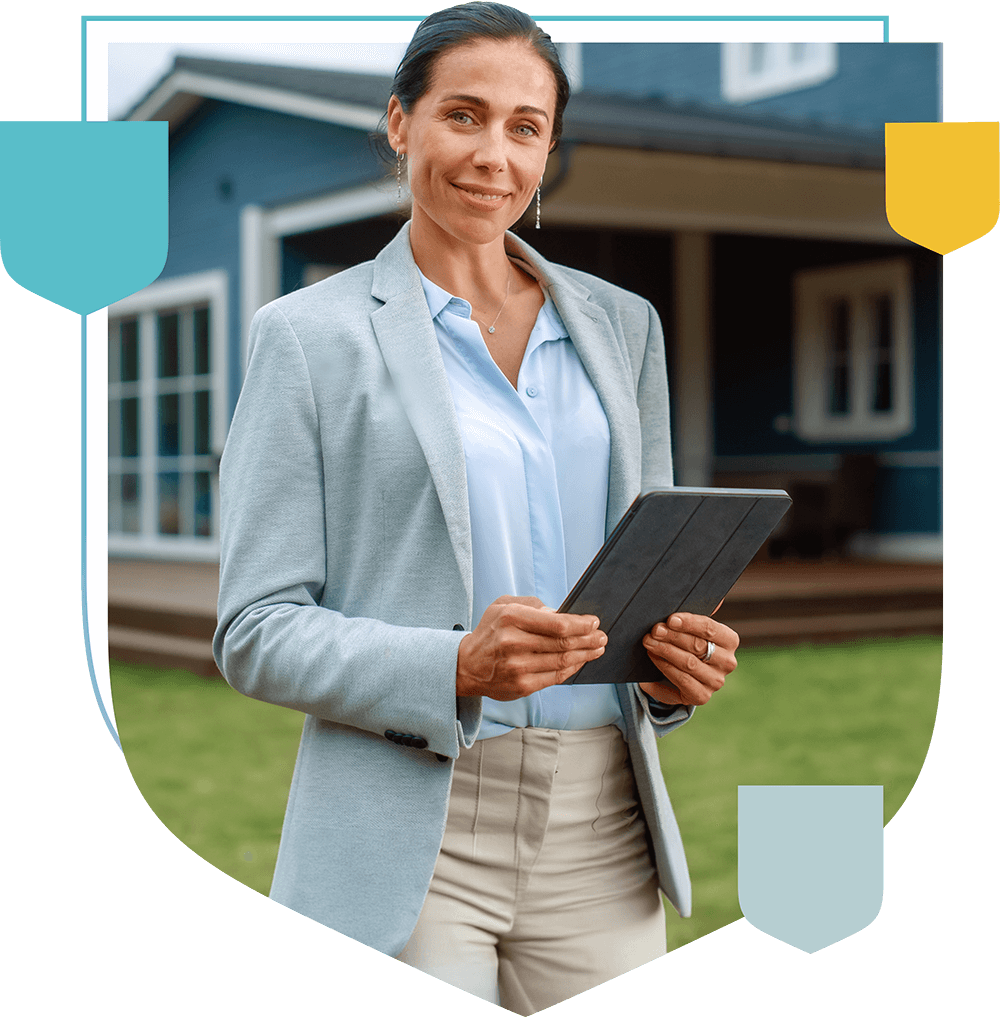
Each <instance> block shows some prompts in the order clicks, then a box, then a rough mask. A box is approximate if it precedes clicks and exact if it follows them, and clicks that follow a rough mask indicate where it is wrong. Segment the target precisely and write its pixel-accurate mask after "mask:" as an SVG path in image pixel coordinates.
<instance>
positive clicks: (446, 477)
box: [215, 3, 738, 1014]
mask: <svg viewBox="0 0 1000 1017" xmlns="http://www.w3.org/2000/svg"><path fill="white" fill-rule="evenodd" d="M568 93H569V88H568V85H567V82H566V78H565V75H564V74H563V71H562V69H561V67H560V66H559V61H558V56H557V53H556V50H555V48H554V47H553V45H552V43H551V40H550V39H549V37H548V36H547V35H545V34H544V33H541V32H540V31H539V30H538V29H537V27H536V26H535V25H534V23H533V22H532V21H531V20H530V19H528V18H527V17H526V16H524V15H522V14H520V13H519V12H517V11H514V10H512V9H511V8H507V7H502V6H500V5H498V4H491V3H484V4H479V3H475V4H465V5H462V6H460V7H456V8H452V9H450V10H447V11H442V12H439V13H438V14H436V15H432V16H431V17H429V18H427V19H426V20H425V21H424V22H422V23H421V25H420V26H419V27H418V29H417V31H416V34H415V35H414V38H413V41H412V42H411V44H410V46H409V48H408V50H407V53H406V55H405V56H404V58H403V61H402V63H401V64H400V67H399V70H398V71H397V74H396V78H395V81H394V84H393V95H392V98H391V100H390V102H389V108H388V118H387V137H388V141H389V144H390V145H391V147H392V149H393V151H394V152H395V153H396V159H397V173H398V174H399V178H400V180H401V181H402V177H403V175H404V173H405V176H406V178H407V180H408V183H409V188H410V191H411V194H412V199H413V213H412V219H411V221H410V222H409V223H408V224H407V226H405V227H404V228H403V230H402V231H401V232H400V233H399V235H398V236H397V237H396V238H395V239H394V240H393V241H392V242H391V243H390V244H389V245H388V246H387V247H386V248H385V249H384V250H383V251H382V253H381V254H380V255H379V256H378V257H377V258H376V259H375V261H374V262H370V263H367V264H364V265H359V266H357V267H355V268H353V269H350V270H348V271H345V272H343V273H340V274H338V275H336V276H333V277H331V278H330V279H328V280H325V281H324V282H321V283H319V284H317V285H315V286H311V287H308V288H306V289H304V290H301V291H299V292H296V293H293V294H290V295H289V296H286V297H282V298H281V299H279V300H277V301H275V302H274V303H272V304H269V305H268V306H267V307H264V308H263V309H261V311H260V312H258V314H257V315H256V316H255V318H254V322H253V325H252V327H251V355H250V359H249V364H248V368H247V375H246V379H245V382H244V386H243V390H242V392H241V395H240V400H239V405H238V406H237V409H236V413H235V416H234V419H233V423H232V428H231V431H230V436H229V441H228V443H227V446H226V451H225V455H224V456H223V461H222V471H221V481H222V492H223V540H222V545H223V546H222V572H221V589H220V596H219V627H218V631H217V633H216V641H215V651H216V659H217V660H218V662H219V666H220V668H221V670H222V672H223V674H225V676H226V678H227V680H228V681H229V682H230V683H231V684H232V685H233V686H234V687H235V688H237V689H238V690H239V691H241V692H243V693H245V694H247V695H250V696H253V697H255V698H259V699H263V700H266V701H268V702H272V703H278V704H280V705H283V706H288V707H291V708H292V709H296V710H300V711H302V712H303V713H305V714H306V720H305V726H304V730H303V736H302V743H301V746H300V749H299V756H298V760H297V763H296V769H295V776H294V778H293V782H292V788H291V793H290V796H289V803H288V811H287V814H286V817H285V823H284V828H283V831H282V841H281V848H280V851H279V856H278V862H277V867H276V870H275V876H274V883H273V886H272V890H271V896H272V898H273V899H275V900H278V901H280V902H281V903H284V904H286V905H287V906H289V907H291V908H294V909H295V910H297V911H300V912H302V913H304V914H306V915H309V916H311V917H313V918H315V919H316V920H318V921H320V922H323V923H324V924H326V925H329V926H330V927H332V928H334V929H337V930H339V931H341V932H343V933H345V934H347V935H350V936H352V937H354V938H355V939H358V940H360V941H362V942H364V943H367V944H369V945H371V946H373V947H375V948H376V949H378V950H381V951H383V952H385V953H387V954H390V955H392V956H398V957H400V958H401V959H402V960H405V961H406V962H408V963H411V964H414V965H416V966H418V967H421V968H423V969H424V970H426V971H429V972H430V973H432V974H434V975H436V976H438V977H440V978H443V979H445V980H447V981H449V982H452V983H453V984H456V985H459V986H461V987H462V988H465V989H467V990H468V991H470V992H474V993H476V994H478V995H481V996H483V997H484V998H487V999H491V1000H494V1001H496V1002H499V1003H501V1004H502V1005H503V1006H505V1007H507V1008H508V1009H511V1010H514V1011H515V1012H518V1013H523V1014H528V1013H533V1012H535V1011H536V1010H539V1009H543V1008H544V1007H547V1006H550V1005H552V1004H553V1003H556V1002H558V1001H559V1000H561V999H564V998H567V997H569V996H571V995H574V994H575V993H578V992H581V991H583V990H584V989H587V988H589V987H591V986H593V985H596V984H599V983H600V982H602V981H605V980H606V979H608V978H611V977H614V976H615V975H617V974H619V973H621V972H623V971H626V970H629V969H630V968H632V967H635V966H637V965H638V964H641V963H644V962H645V961H647V960H650V959H652V958H654V957H656V956H660V955H662V954H663V953H664V951H665V939H664V922H663V915H662V910H661V908H662V905H661V903H660V896H659V889H658V887H659V888H662V889H663V891H664V893H666V895H667V896H668V898H669V899H670V900H671V902H672V903H673V904H674V905H675V907H677V908H678V910H679V911H681V912H682V913H688V911H689V907H690V884H689V881H688V876H687V869H686V864H685V861H684V855H683V848H682V846H681V843H680V837H679V834H678V831H677V827H676V823H675V821H674V817H673V813H672V811H671V809H670V803H669V800H668V798H667V795H666V791H665V788H664V786H663V781H662V776H661V775H660V770H659V764H658V760H657V756H656V748H655V739H654V731H655V733H656V734H663V733H665V732H666V731H669V730H672V729H673V728H674V727H676V726H677V725H679V724H681V723H683V722H684V721H685V720H687V718H688V717H689V716H690V713H691V709H692V707H693V706H694V705H698V704H701V703H704V702H707V700H708V699H709V698H710V697H711V695H712V694H713V693H714V692H715V691H717V690H718V689H719V688H720V687H721V686H722V684H723V682H724V679H725V676H726V675H727V674H728V673H729V672H730V671H732V670H733V668H735V666H736V660H735V656H734V652H735V650H736V646H737V643H738V639H737V637H736V634H735V633H734V632H732V630H731V629H728V628H727V627H726V626H724V625H721V624H720V623H717V622H715V621H713V620H712V619H710V618H704V617H697V616H691V615H677V616H673V617H671V618H670V619H669V625H657V626H655V627H654V629H653V631H652V632H651V633H650V634H649V635H648V636H647V637H646V640H645V645H646V648H647V650H648V652H649V654H650V657H651V659H652V660H653V662H654V663H655V665H656V667H657V668H658V669H659V671H660V672H661V674H662V675H663V679H664V680H663V681H660V682H651V683H647V684H643V685H642V687H641V688H639V687H636V686H632V685H615V686H580V687H577V686H561V683H562V682H563V681H565V679H566V678H567V677H569V676H570V675H572V674H574V673H575V672H576V671H577V670H578V669H579V668H580V667H581V666H582V665H583V664H584V663H585V662H587V661H588V660H593V659H595V658H596V657H598V656H599V655H600V654H601V653H602V652H603V646H604V644H605V642H606V637H605V635H604V633H602V632H601V631H600V628H599V627H598V626H599V621H598V619H597V618H594V617H589V616H573V615H561V614H557V613H556V612H555V611H554V610H553V608H554V607H557V606H558V604H559V603H560V602H561V601H562V599H563V597H564V596H565V594H566V592H567V589H568V588H569V587H570V586H572V584H573V582H574V581H575V579H576V578H577V576H578V575H579V573H580V572H581V571H582V570H583V568H584V567H585V566H586V565H587V563H588V562H589V561H590V559H591V558H592V557H593V555H594V554H595V553H596V551H597V550H598V549H599V547H600V546H601V544H602V543H603V541H604V539H605V537H606V535H607V534H608V533H610V531H611V530H612V529H613V528H614V525H615V524H616V522H617V521H618V519H619V518H620V517H621V515H622V513H623V512H624V511H625V509H626V508H627V507H628V505H629V504H630V502H631V501H632V500H633V499H634V497H635V496H636V494H637V493H638V491H639V489H640V486H652V487H655V486H666V485H669V484H670V483H671V474H670V449H669V435H668V425H667V419H668V418H667V391H666V375H665V368H664V349H663V339H662V333H661V331H660V327H659V322H658V321H657V318H656V315H655V312H653V310H652V308H651V307H650V306H649V304H648V303H647V302H646V301H644V300H642V299H641V298H639V297H636V296H634V295H632V294H629V293H626V292H624V291H622V290H620V289H618V288H616V287H614V286H610V285H608V284H606V283H604V282H602V281H600V280H598V279H595V278H594V277H592V276H588V275H585V274H583V273H581V272H576V271H573V270H570V269H565V268H560V267H558V266H554V265H550V264H548V263H547V262H546V261H545V260H544V259H543V258H541V257H540V256H539V255H537V254H536V253H535V252H534V251H532V250H531V249H530V248H529V247H528V246H527V245H525V244H524V243H522V242H521V241H519V240H518V239H517V238H516V237H514V236H513V235H512V234H510V233H508V232H507V230H508V229H509V227H510V226H512V225H513V224H514V223H515V222H516V221H517V220H518V219H519V218H520V217H521V215H522V214H523V213H524V212H525V211H526V210H527V209H528V208H529V207H530V206H531V205H532V203H533V202H537V200H538V195H539V188H540V184H541V179H542V174H543V171H544V168H545V161H546V157H547V156H548V154H549V152H550V151H551V150H552V148H553V147H554V146H555V144H556V142H557V141H558V138H559V133H560V130H561V121H562V113H563V109H564V107H565V104H566V100H567V98H568Z"/></svg>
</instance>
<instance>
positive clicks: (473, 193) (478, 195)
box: [452, 184, 507, 201]
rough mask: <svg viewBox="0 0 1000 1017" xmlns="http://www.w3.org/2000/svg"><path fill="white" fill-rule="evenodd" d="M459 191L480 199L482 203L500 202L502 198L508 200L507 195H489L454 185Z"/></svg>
mask: <svg viewBox="0 0 1000 1017" xmlns="http://www.w3.org/2000/svg"><path fill="white" fill-rule="evenodd" d="M452 186H453V187H455V188H456V189H457V190H459V191H462V192H463V193H464V194H468V195H470V196H471V197H473V198H478V199H479V200H480V201H500V199H501V198H506V197H507V194H506V193H503V194H487V193H486V192H484V191H474V190H472V188H471V187H462V186H461V185H459V184H453V185H452Z"/></svg>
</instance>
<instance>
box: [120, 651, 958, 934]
mask: <svg viewBox="0 0 1000 1017" xmlns="http://www.w3.org/2000/svg"><path fill="white" fill-rule="evenodd" d="M739 658H740V666H739V669H738V670H737V671H736V672H735V673H734V674H733V675H732V676H731V677H730V679H729V681H728V683H727V685H726V688H725V690H724V691H723V693H722V694H720V695H719V696H717V697H716V698H715V699H713V701H712V702H711V703H710V704H709V705H708V706H707V707H704V708H702V709H701V710H700V711H699V712H698V713H697V715H696V717H695V718H694V720H693V721H691V723H689V724H687V725H686V726H685V727H683V728H681V729H680V730H679V731H677V732H675V733H674V734H673V735H670V736H668V737H667V738H665V739H663V740H662V741H661V742H660V754H661V759H662V761H663V766H664V772H665V773H666V775H667V786H668V787H669V789H670V794H671V798H672V800H673V803H674V808H675V810H676V812H677V817H678V820H679V822H680V826H681V830H682V832H683V834H684V843H685V846H686V849H687V855H688V861H689V863H690V866H691V875H692V880H693V882H694V916H693V917H692V918H688V919H680V918H678V917H677V916H676V915H675V914H674V913H673V911H672V909H670V910H669V914H668V919H667V935H668V939H669V942H670V947H671V949H676V948H677V947H678V946H682V945H683V944H684V943H689V942H691V941H692V940H693V939H697V938H698V937H699V936H703V935H706V934H707V933H709V932H711V931H712V930H713V929H717V928H719V927H721V926H723V925H726V924H728V923H729V922H732V921H735V920H736V919H737V918H739V917H740V910H739V904H738V901H737V893H736V789H737V786H738V785H739V784H882V785H883V786H884V788H885V818H886V820H887V821H888V819H889V818H890V817H891V816H892V815H893V814H894V813H895V811H896V810H897V809H898V808H899V806H900V805H901V804H902V802H903V800H904V799H905V798H906V795H907V793H908V792H909V790H910V788H911V787H912V785H913V782H914V780H915V779H916V776H917V773H918V772H919V770H920V766H921V764H922V762H923V759H924V754H925V753H926V751H927V744H928V742H929V740H930V734H931V727H932V725H933V721H934V712H935V709H936V705H937V690H938V682H939V679H940V675H941V640H940V639H934V638H912V639H893V640H879V641H868V642H863V643H851V644H843V645H837V646H798V647H789V648H780V649H746V650H741V651H740V654H739ZM111 683H112V692H113V697H114V708H115V717H116V720H117V725H118V731H119V734H120V736H121V741H122V747H123V748H124V750H125V755H126V758H127V760H128V764H129V767H130V768H131V771H132V775H133V777H134V778H135V782H136V784H137V785H138V787H139V789H140V790H141V791H142V793H143V795H144V797H145V798H146V801H147V802H148V803H149V805H150V807H151V808H152V809H153V811H154V812H155V813H156V814H157V815H158V816H159V817H160V819H161V820H162V821H163V822H164V824H165V825H166V826H167V827H168V828H169V829H170V830H172V831H173V832H174V833H175V834H176V835H177V836H178V837H179V838H180V839H181V840H182V841H183V842H184V843H185V844H187V845H188V846H189V847H190V848H192V849H193V850H194V851H196V852H197V853H198V854H200V855H201V856H202V857H204V858H206V859H207V860H208V861H210V862H211V863H212V864H213V865H215V866H217V867H218V868H219V869H221V870H222V871H223V872H226V873H228V874H229V875H231V876H233V877H234V878H236V879H238V880H240V882H242V883H245V884H246V885H247V886H250V887H253V889H255V890H258V891H260V892H261V893H267V891H268V887H269V886H270V882H271V872H272V871H273V868H274V861H275V857H276V854H277V848H278V837H279V834H280V832H281V819H282V815H283V813H284V808H285V800H286V797H287V794H288V785H289V782H290V780H291V775H292V767H293V765H294V762H295V750H296V747H297V745H298V738H299V733H300V731H301V729H302V717H301V715H300V714H296V713H293V712H291V711H289V710H284V709H281V708H280V707H274V706H268V705H266V704H263V703H258V702H254V701H253V700H250V699H246V698H244V697H243V696H240V695H238V694H237V693H235V692H233V691H232V690H231V689H230V688H229V687H228V686H227V685H226V684H225V683H224V682H222V681H221V680H214V681H213V680H210V679H204V678H197V677H195V676H193V675H189V674H185V673H184V672H180V671H163V670H158V669H156V668H151V667H142V666H139V665H130V664H118V663H115V662H112V664H111Z"/></svg>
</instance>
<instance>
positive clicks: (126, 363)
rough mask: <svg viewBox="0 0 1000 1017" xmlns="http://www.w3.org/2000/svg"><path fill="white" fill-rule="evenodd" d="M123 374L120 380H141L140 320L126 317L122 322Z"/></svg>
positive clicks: (121, 362) (121, 366) (121, 364)
mask: <svg viewBox="0 0 1000 1017" xmlns="http://www.w3.org/2000/svg"><path fill="white" fill-rule="evenodd" d="M120 335H121V360H120V362H119V363H120V368H121V375H120V377H119V381H138V380H139V322H138V321H137V320H136V319H135V318H126V319H125V320H124V321H123V322H122V323H121V333H120Z"/></svg>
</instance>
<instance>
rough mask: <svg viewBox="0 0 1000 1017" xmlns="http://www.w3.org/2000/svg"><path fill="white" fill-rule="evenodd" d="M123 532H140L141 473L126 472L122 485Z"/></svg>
mask: <svg viewBox="0 0 1000 1017" xmlns="http://www.w3.org/2000/svg"><path fill="white" fill-rule="evenodd" d="M121 511H122V515H121V520H122V533H138V532H139V475H138V474H137V473H126V474H125V475H124V476H123V477H122V486H121Z"/></svg>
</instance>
